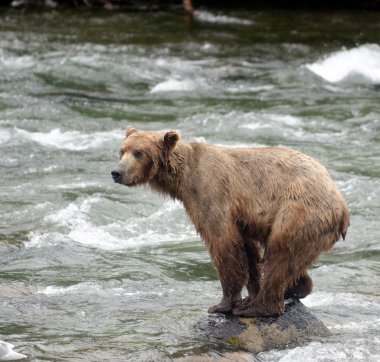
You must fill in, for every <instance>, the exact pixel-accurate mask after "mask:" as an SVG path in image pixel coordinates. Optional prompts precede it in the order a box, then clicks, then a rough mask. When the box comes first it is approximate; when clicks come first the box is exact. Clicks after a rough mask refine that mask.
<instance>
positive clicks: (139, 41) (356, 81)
mask: <svg viewBox="0 0 380 362" xmlns="http://www.w3.org/2000/svg"><path fill="white" fill-rule="evenodd" d="M379 16H380V15H379V14H378V13H361V12H356V13H354V12H353V13H350V12H343V11H342V12H328V11H325V12H305V11H294V12H286V11H275V10H272V11H264V10H261V11H259V10H256V11H253V10H252V11H223V12H221V11H220V12H218V11H199V12H198V14H197V19H196V21H195V22H194V24H192V25H190V24H187V23H185V22H184V21H183V20H182V19H181V18H180V16H179V15H178V14H176V13H170V12H157V13H150V12H130V13H123V12H95V11H94V12H90V11H80V10H61V11H46V12H27V13H23V12H22V11H20V12H14V11H9V10H2V11H1V14H0V155H1V157H0V182H1V184H0V203H1V204H0V205H1V207H0V216H1V218H0V308H1V309H0V339H2V340H4V341H6V342H9V343H12V344H14V345H15V346H16V347H15V350H17V351H18V352H20V353H23V354H25V355H27V356H28V358H29V359H28V360H30V361H42V360H44V361H168V360H172V359H175V358H177V357H182V356H190V355H198V354H202V353H206V354H209V355H212V356H217V355H219V354H222V353H224V352H226V351H228V350H229V349H230V348H229V347H227V346H226V345H224V344H223V343H221V342H218V341H210V340H205V339H204V338H203V337H199V336H197V335H196V334H195V333H194V331H193V325H194V324H195V323H196V322H197V321H199V320H200V319H203V318H206V316H207V308H208V306H209V305H212V304H213V303H215V302H216V301H217V300H218V299H219V297H220V295H221V291H220V285H219V281H218V279H217V275H216V272H215V270H214V268H213V267H212V265H211V263H210V259H209V256H208V254H207V252H206V250H205V248H204V245H203V243H202V241H201V240H200V238H199V236H198V235H197V234H196V232H195V230H194V228H193V226H192V225H191V223H190V222H189V220H188V218H187V216H186V214H185V212H184V210H183V208H182V205H181V204H180V203H178V202H174V201H172V200H170V199H168V198H165V197H161V196H159V195H156V194H153V193H152V192H151V191H149V190H148V189H147V188H143V187H142V188H133V189H128V188H126V187H122V186H120V185H116V184H114V183H113V181H112V179H111V176H110V171H111V170H112V168H113V167H114V166H115V165H116V163H117V162H118V150H119V145H120V143H121V141H122V139H123V136H124V129H125V127H126V126H127V125H134V126H135V127H138V128H141V129H145V130H168V129H176V130H179V131H180V133H181V134H182V137H183V138H184V139H187V140H197V141H201V142H210V143H216V144H223V145H227V146H263V145H275V146H277V145H281V146H286V147H292V148H295V149H298V150H301V151H303V152H305V153H307V154H308V155H311V156H313V157H315V158H316V159H318V160H320V161H321V162H322V163H323V164H324V165H325V166H326V167H327V168H328V169H329V171H330V172H331V174H332V176H333V178H334V179H335V180H336V182H337V184H338V186H339V188H340V189H341V190H342V192H343V194H344V196H345V198H346V200H347V202H348V205H349V208H350V212H351V227H350V229H349V233H348V235H347V238H346V241H344V242H343V241H340V242H338V243H337V244H336V246H335V248H334V249H333V251H332V252H331V253H329V254H325V255H323V256H322V257H321V258H320V260H319V261H318V262H317V263H316V264H315V265H314V266H313V268H312V270H311V275H312V277H313V279H314V282H315V290H314V292H313V294H311V295H310V296H309V297H307V298H306V299H305V304H306V305H307V306H308V307H309V308H311V310H312V311H313V312H315V313H316V314H317V315H318V316H319V317H320V318H321V319H322V320H323V322H324V323H325V324H326V325H327V327H328V328H329V330H330V331H331V334H332V335H331V337H330V338H328V339H327V340H325V341H319V342H312V343H309V344H306V345H304V346H300V347H297V348H289V349H286V350H282V351H268V352H264V353H260V354H259V355H257V356H253V358H254V359H257V360H262V361H278V360H281V361H314V360H319V361H342V360H344V361H357V360H363V361H379V360H380V228H379V218H380V46H379V39H380V22H379V21H378V20H379Z"/></svg>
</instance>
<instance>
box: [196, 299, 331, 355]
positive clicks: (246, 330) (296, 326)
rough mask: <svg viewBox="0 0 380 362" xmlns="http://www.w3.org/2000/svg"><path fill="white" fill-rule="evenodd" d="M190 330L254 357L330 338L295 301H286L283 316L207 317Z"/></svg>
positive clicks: (320, 323)
mask: <svg viewBox="0 0 380 362" xmlns="http://www.w3.org/2000/svg"><path fill="white" fill-rule="evenodd" d="M194 328H195V331H196V332H197V333H198V334H200V335H203V336H206V337H211V338H217V339H221V340H224V341H226V342H227V343H229V344H232V345H234V346H235V347H237V348H239V349H244V350H246V351H249V352H254V353H259V352H263V351H268V350H271V349H284V348H288V347H296V346H299V345H302V344H304V343H306V342H308V341H311V340H315V339H321V338H325V337H328V336H329V335H330V333H329V331H328V329H327V328H326V326H325V325H324V324H323V323H322V322H321V321H320V320H319V319H318V318H317V317H316V316H315V315H314V314H313V313H312V312H311V311H310V310H309V309H308V308H306V306H305V305H304V304H302V303H301V302H300V301H299V300H298V299H287V300H286V301H285V313H284V314H283V315H281V316H278V317H267V318H238V317H234V316H232V315H227V316H225V315H222V314H211V315H209V317H208V318H207V319H206V320H203V321H200V322H198V323H197V324H196V326H195V327H194Z"/></svg>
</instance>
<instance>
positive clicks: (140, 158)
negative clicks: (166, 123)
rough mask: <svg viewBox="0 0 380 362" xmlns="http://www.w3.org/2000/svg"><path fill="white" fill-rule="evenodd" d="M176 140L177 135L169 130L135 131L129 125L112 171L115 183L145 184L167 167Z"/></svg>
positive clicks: (177, 138) (127, 184) (128, 184)
mask: <svg viewBox="0 0 380 362" xmlns="http://www.w3.org/2000/svg"><path fill="white" fill-rule="evenodd" d="M178 140H179V134H178V133H177V132H175V131H169V132H166V133H165V134H162V133H160V132H144V131H138V130H137V129H136V128H133V127H128V128H127V129H126V133H125V139H124V141H123V143H122V144H121V147H120V162H119V165H118V166H117V168H116V169H115V170H113V171H112V172H111V174H112V178H113V179H114V181H115V182H116V183H120V184H122V185H126V186H137V185H143V184H146V183H147V182H148V181H149V180H151V179H153V178H154V177H155V176H157V174H158V172H159V171H160V170H165V169H167V167H168V160H169V157H170V153H171V152H172V150H173V149H174V148H175V146H176V144H177V142H178Z"/></svg>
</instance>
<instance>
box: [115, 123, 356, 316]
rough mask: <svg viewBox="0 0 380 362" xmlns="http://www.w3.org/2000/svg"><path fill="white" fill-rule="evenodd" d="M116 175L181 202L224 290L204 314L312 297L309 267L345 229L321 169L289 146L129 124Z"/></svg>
mask: <svg viewBox="0 0 380 362" xmlns="http://www.w3.org/2000/svg"><path fill="white" fill-rule="evenodd" d="M112 177H113V179H114V181H115V182H117V183H120V184H123V185H126V186H137V185H143V184H148V185H149V186H150V187H151V188H152V189H153V190H155V191H158V192H159V193H162V194H169V195H170V196H171V197H172V198H174V199H178V200H181V201H182V202H183V204H184V206H185V208H186V211H187V214H188V215H189V217H190V219H191V220H192V222H193V223H194V225H195V227H196V230H197V231H198V233H199V234H200V235H201V237H202V238H203V239H204V241H205V244H206V246H207V248H208V250H209V252H210V255H211V259H212V262H213V263H214V265H215V267H216V269H217V271H218V274H219V277H220V281H221V284H222V291H223V297H222V299H221V301H220V302H219V303H218V304H217V305H215V306H212V307H210V308H209V313H214V312H220V313H229V312H233V313H234V314H235V315H239V316H270V315H280V314H282V313H283V312H284V298H287V297H291V296H296V297H298V298H302V297H305V296H306V295H308V294H309V293H310V292H311V289H312V280H311V278H310V276H309V274H308V268H309V267H310V266H311V265H312V264H313V262H314V261H315V260H316V259H317V257H318V256H319V255H320V254H321V252H322V251H327V250H329V249H331V247H332V246H333V245H334V243H335V242H336V241H337V240H338V239H339V238H340V237H342V238H343V239H344V237H345V235H346V232H347V228H348V226H349V212H348V209H347V205H346V203H345V201H344V199H343V196H342V194H341V193H340V192H339V190H338V189H337V187H336V185H335V183H334V182H333V180H332V179H331V177H330V175H329V173H328V172H327V170H326V169H325V167H323V166H322V165H321V164H320V163H319V162H317V161H315V160H314V159H312V158H311V157H308V156H306V155H305V154H303V153H301V152H298V151H295V150H292V149H287V148H280V147H262V148H225V147H219V146H214V145H209V144H204V143H196V142H192V143H188V142H184V141H182V140H180V139H179V135H178V133H177V132H174V131H170V132H167V133H165V134H161V133H159V132H143V131H138V130H136V129H135V128H131V127H128V128H127V131H126V138H125V140H124V142H123V143H122V145H121V150H120V163H119V165H118V167H117V168H116V169H115V170H114V171H112ZM244 286H246V288H247V290H248V297H247V298H245V299H244V300H242V299H241V291H242V289H243V287H244Z"/></svg>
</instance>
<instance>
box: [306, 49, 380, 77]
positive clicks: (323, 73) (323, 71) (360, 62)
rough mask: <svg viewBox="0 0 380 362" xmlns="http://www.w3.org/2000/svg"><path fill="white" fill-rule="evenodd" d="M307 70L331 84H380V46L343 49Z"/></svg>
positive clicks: (308, 66) (307, 66)
mask: <svg viewBox="0 0 380 362" xmlns="http://www.w3.org/2000/svg"><path fill="white" fill-rule="evenodd" d="M306 68H307V69H309V70H310V71H312V72H313V73H315V74H316V75H318V76H320V77H321V78H323V79H325V80H327V81H328V82H331V83H338V82H342V81H352V82H359V83H373V84H378V83H380V46H379V45H377V44H365V45H361V46H359V47H356V48H352V49H343V50H340V51H338V52H336V53H333V54H330V55H328V56H326V57H325V58H324V59H323V60H319V61H317V62H315V63H312V64H307V65H306Z"/></svg>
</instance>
